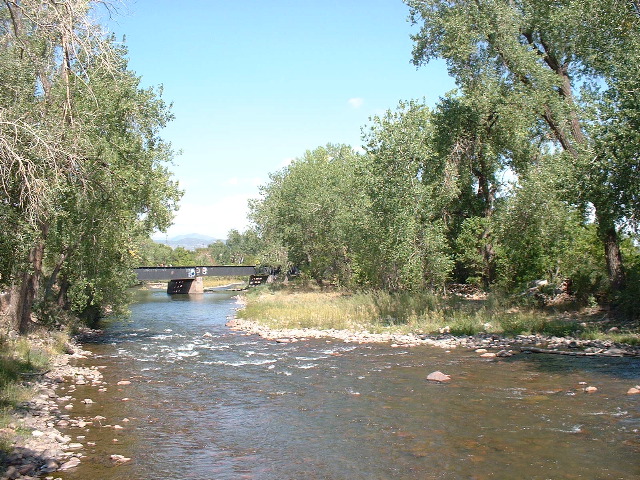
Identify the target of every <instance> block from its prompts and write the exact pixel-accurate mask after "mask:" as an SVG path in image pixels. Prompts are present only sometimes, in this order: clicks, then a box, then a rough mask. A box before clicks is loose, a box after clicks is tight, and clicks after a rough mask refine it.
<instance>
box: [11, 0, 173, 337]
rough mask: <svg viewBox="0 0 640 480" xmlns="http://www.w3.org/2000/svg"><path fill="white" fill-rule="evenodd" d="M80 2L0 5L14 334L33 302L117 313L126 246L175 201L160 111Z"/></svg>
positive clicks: (94, 313) (156, 97)
mask: <svg viewBox="0 0 640 480" xmlns="http://www.w3.org/2000/svg"><path fill="white" fill-rule="evenodd" d="M91 6H92V4H91V2H89V1H88V0H64V1H61V2H57V4H56V8H51V6H50V5H49V4H48V3H47V2H5V3H4V4H2V6H0V25H1V26H2V28H0V37H1V38H0V40H1V42H0V58H1V59H2V62H0V79H2V81H1V82H0V103H1V104H2V105H3V109H2V112H0V158H1V160H2V163H1V165H2V168H0V182H1V183H2V185H3V190H2V194H3V197H2V201H1V202H0V203H1V204H2V207H1V208H2V210H3V211H2V214H3V215H2V220H0V227H2V228H3V233H2V234H1V235H0V253H1V254H2V257H3V258H6V260H4V261H2V262H0V268H1V271H0V282H2V284H4V285H8V286H10V287H11V288H12V290H13V295H12V301H13V302H14V304H15V305H16V307H17V308H16V309H15V311H16V313H17V315H16V316H17V318H16V319H15V320H16V326H17V327H18V328H19V330H20V331H21V332H25V331H26V329H27V328H28V326H29V323H30V318H31V312H32V309H33V307H34V305H40V311H41V312H47V311H55V310H56V309H57V308H63V309H67V310H69V309H70V310H72V311H73V312H75V313H77V314H80V315H82V316H85V317H86V318H88V319H95V318H96V317H98V316H100V315H101V314H102V313H103V312H104V311H105V310H106V309H107V308H111V309H113V310H115V311H117V310H118V309H119V308H122V307H123V306H124V305H125V303H126V300H127V298H126V293H125V291H126V288H127V286H128V284H129V280H130V279H131V276H132V275H131V268H132V267H133V266H135V264H136V256H135V254H134V252H135V250H136V246H137V244H138V243H139V241H140V240H141V239H143V238H146V237H148V235H149V234H150V233H151V232H152V231H153V230H154V229H160V230H162V229H166V228H167V226H168V225H169V224H170V221H171V218H172V212H173V210H174V209H175V204H176V202H177V200H178V199H179V197H180V195H181V193H180V191H179V190H178V188H177V185H176V184H175V182H173V181H172V180H171V179H170V173H169V171H168V170H167V168H166V165H167V163H169V162H170V161H171V159H172V157H173V152H172V151H171V148H170V145H168V144H166V143H165V142H163V141H162V139H161V138H160V136H159V132H160V130H161V129H162V128H163V127H164V126H165V125H166V123H167V122H168V121H169V120H171V114H170V113H169V110H168V107H167V105H166V104H165V103H164V101H163V100H162V99H161V96H160V93H159V92H157V91H155V90H154V89H151V88H148V89H142V88H140V86H139V83H140V82H139V79H138V77H137V76H135V75H134V74H133V73H132V72H131V71H129V70H128V69H127V62H126V51H125V50H124V49H123V48H121V47H119V46H118V45H117V43H116V42H115V40H114V39H113V38H109V37H105V36H104V35H103V34H102V33H101V30H100V28H99V27H98V26H97V25H95V24H93V23H92V22H91V20H90V17H89V10H90V8H91ZM43 25H46V26H47V27H46V28H42V26H43ZM17 219H20V221H16V220H17ZM5 223H6V224H5ZM9 225H11V228H7V227H9ZM5 255H6V257H5Z"/></svg>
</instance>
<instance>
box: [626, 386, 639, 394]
mask: <svg viewBox="0 0 640 480" xmlns="http://www.w3.org/2000/svg"><path fill="white" fill-rule="evenodd" d="M638 394H640V385H636V386H635V387H631V388H630V389H629V390H627V395H638Z"/></svg>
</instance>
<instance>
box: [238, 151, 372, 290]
mask: <svg viewBox="0 0 640 480" xmlns="http://www.w3.org/2000/svg"><path fill="white" fill-rule="evenodd" d="M358 160H359V156H358V155H357V154H356V153H355V152H354V151H353V150H352V149H351V148H350V147H347V146H345V145H327V146H326V147H318V148H316V149H314V150H310V151H307V152H305V154H304V155H303V156H302V157H301V158H298V159H296V160H294V161H293V162H292V163H291V165H289V166H287V167H285V168H284V169H283V170H281V171H279V172H276V173H275V174H272V175H271V176H270V182H269V183H268V184H267V185H265V186H263V187H262V188H261V198H260V199H259V200H258V201H256V202H253V203H252V204H251V205H250V207H251V214H250V215H251V219H252V221H253V223H254V225H255V226H256V230H257V232H258V233H259V235H260V237H261V238H262V241H263V242H265V244H266V245H270V250H271V251H270V252H265V253H266V254H267V257H266V258H265V259H264V260H263V263H266V264H271V265H273V262H274V261H277V262H279V264H280V265H281V266H282V267H284V268H288V267H289V266H297V267H299V268H300V269H301V270H302V271H303V272H304V273H306V274H307V275H309V276H310V277H311V278H312V279H313V280H315V281H316V282H317V283H318V284H320V285H324V284H325V282H327V281H330V282H339V283H349V281H350V277H351V273H352V266H353V265H352V260H353V259H352V251H351V248H350V245H351V243H352V242H351V238H352V236H353V235H354V233H353V232H354V230H357V229H358V226H359V225H361V224H362V223H363V214H362V213H361V212H362V202H363V201H364V195H363V190H362V188H359V187H358V186H357V182H358V179H357V178H356V177H355V168H354V167H355V165H356V163H357V162H358ZM284 252H286V259H285V258H283V257H282V253H284ZM273 266H276V265H273Z"/></svg>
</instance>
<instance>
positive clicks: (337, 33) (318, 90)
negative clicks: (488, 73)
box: [106, 0, 454, 238]
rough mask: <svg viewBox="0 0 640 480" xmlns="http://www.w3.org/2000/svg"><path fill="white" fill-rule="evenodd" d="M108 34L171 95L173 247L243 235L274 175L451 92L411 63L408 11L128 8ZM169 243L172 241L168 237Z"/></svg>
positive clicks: (271, 2)
mask: <svg viewBox="0 0 640 480" xmlns="http://www.w3.org/2000/svg"><path fill="white" fill-rule="evenodd" d="M123 5H124V6H123V7H120V8H119V10H120V14H119V15H116V16H114V17H113V19H112V20H111V21H110V22H109V23H108V24H107V25H106V26H107V28H108V29H109V30H112V31H114V32H115V33H116V34H117V36H118V37H119V38H120V37H121V36H122V35H126V45H127V47H128V48H129V66H130V68H131V69H132V70H134V71H135V72H136V73H137V74H138V75H139V76H141V77H142V84H143V86H145V87H146V86H158V85H162V86H163V88H164V93H163V98H164V99H165V100H166V101H167V102H169V103H172V104H173V108H172V111H173V113H174V115H175V117H176V118H175V120H174V121H173V122H172V123H171V124H170V125H169V126H168V127H167V128H166V129H165V131H164V132H163V134H162V136H163V138H164V139H165V140H167V141H169V142H171V143H172V145H173V147H174V149H176V150H180V151H182V153H181V155H179V156H178V157H177V158H176V162H175V165H174V166H172V168H171V170H172V171H173V172H174V176H175V178H176V179H177V180H178V181H179V183H180V185H181V187H182V188H183V189H184V190H185V195H184V197H183V199H182V201H181V208H180V210H179V211H178V212H177V214H176V218H175V223H174V226H173V227H171V228H170V229H169V231H168V232H167V234H168V236H169V237H171V236H175V235H181V234H188V233H201V234H207V235H211V236H213V237H216V238H226V234H227V232H228V231H229V230H230V229H232V228H235V229H238V230H240V231H243V230H244V229H246V227H247V225H248V223H247V219H246V213H247V200H248V199H249V198H255V197H257V196H258V186H259V185H261V184H265V183H266V182H267V181H268V175H269V173H270V172H274V171H276V170H279V169H280V168H282V167H283V166H284V165H286V164H287V162H289V161H290V160H291V159H293V158H297V157H300V156H302V155H303V154H304V152H305V151H306V150H312V149H314V148H316V147H318V146H321V145H326V144H327V143H344V144H347V145H351V146H352V147H354V148H358V147H359V146H360V144H361V138H360V136H361V128H362V127H363V126H365V125H367V124H368V123H369V118H370V117H371V116H373V115H380V114H382V113H384V111H386V110H388V109H395V107H396V105H397V104H398V102H399V101H400V100H408V99H422V98H424V99H425V101H426V103H427V104H429V105H433V104H434V103H435V102H436V101H437V100H438V98H439V97H441V96H442V95H444V93H445V92H447V91H449V90H451V89H452V88H454V84H453V81H452V80H451V79H450V78H449V77H448V76H447V74H446V68H445V67H444V65H443V64H442V63H434V64H430V65H428V66H426V67H421V68H420V69H416V68H415V66H413V65H412V64H411V48H412V42H411V39H410V38H409V35H410V34H411V33H414V32H415V31H416V27H412V26H411V25H410V23H409V22H408V21H407V16H408V14H409V10H408V8H407V7H406V5H404V4H403V3H402V2H401V1H400V0H335V1H334V0H268V1H267V0H262V1H261V0H241V1H236V0H210V1H206V0H183V1H180V2H176V1H175V0H128V1H126V2H125V3H124V4H123ZM161 237H164V235H161Z"/></svg>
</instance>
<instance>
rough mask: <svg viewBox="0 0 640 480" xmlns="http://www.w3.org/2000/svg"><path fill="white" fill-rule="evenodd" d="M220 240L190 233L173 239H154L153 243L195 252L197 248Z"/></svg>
mask: <svg viewBox="0 0 640 480" xmlns="http://www.w3.org/2000/svg"><path fill="white" fill-rule="evenodd" d="M217 240H218V239H217V238H215V237H211V236H209V235H202V234H200V233H189V234H187V235H177V236H175V237H171V238H162V237H158V236H156V237H154V238H153V241H154V242H156V243H162V244H164V245H169V246H170V247H171V248H177V247H182V248H185V249H187V250H195V249H196V248H204V247H207V246H209V245H210V244H212V243H214V242H216V241H217Z"/></svg>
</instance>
